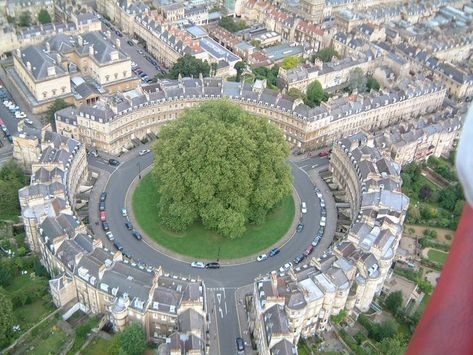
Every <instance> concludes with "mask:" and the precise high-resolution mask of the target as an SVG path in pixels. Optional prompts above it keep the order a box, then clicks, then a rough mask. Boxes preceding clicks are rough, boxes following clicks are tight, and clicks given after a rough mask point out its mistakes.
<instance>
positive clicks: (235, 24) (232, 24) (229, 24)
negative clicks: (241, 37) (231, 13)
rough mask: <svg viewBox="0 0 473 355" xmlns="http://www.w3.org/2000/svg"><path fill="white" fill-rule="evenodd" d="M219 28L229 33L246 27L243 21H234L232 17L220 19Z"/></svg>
mask: <svg viewBox="0 0 473 355" xmlns="http://www.w3.org/2000/svg"><path fill="white" fill-rule="evenodd" d="M218 24H219V26H221V27H223V28H225V29H226V30H227V31H230V32H238V31H240V30H243V29H245V28H247V27H248V25H247V24H246V22H245V21H243V20H237V21H235V20H234V19H233V17H222V18H221V19H220V20H219V21H218Z"/></svg>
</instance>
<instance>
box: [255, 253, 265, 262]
mask: <svg viewBox="0 0 473 355" xmlns="http://www.w3.org/2000/svg"><path fill="white" fill-rule="evenodd" d="M267 258H268V256H267V255H266V254H261V255H259V256H258V257H257V258H256V261H265V260H266V259H267Z"/></svg>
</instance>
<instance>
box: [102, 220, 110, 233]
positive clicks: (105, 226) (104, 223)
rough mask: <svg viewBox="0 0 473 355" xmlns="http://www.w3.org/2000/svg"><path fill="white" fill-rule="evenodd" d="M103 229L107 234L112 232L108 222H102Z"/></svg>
mask: <svg viewBox="0 0 473 355" xmlns="http://www.w3.org/2000/svg"><path fill="white" fill-rule="evenodd" d="M102 229H103V230H104V231H105V232H108V231H109V230H110V226H109V225H108V223H107V222H105V221H103V222H102Z"/></svg>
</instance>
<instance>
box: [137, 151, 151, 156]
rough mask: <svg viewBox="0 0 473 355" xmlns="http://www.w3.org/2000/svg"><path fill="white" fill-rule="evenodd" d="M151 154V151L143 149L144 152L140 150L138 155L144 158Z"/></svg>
mask: <svg viewBox="0 0 473 355" xmlns="http://www.w3.org/2000/svg"><path fill="white" fill-rule="evenodd" d="M150 152H151V150H149V149H143V150H140V151H139V153H138V154H139V155H140V156H143V155H145V154H148V153H150Z"/></svg>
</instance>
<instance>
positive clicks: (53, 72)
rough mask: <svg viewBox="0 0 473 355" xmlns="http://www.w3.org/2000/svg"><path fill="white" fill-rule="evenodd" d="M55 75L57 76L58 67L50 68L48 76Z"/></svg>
mask: <svg viewBox="0 0 473 355" xmlns="http://www.w3.org/2000/svg"><path fill="white" fill-rule="evenodd" d="M54 75H56V67H55V66H52V67H48V76H54Z"/></svg>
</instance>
